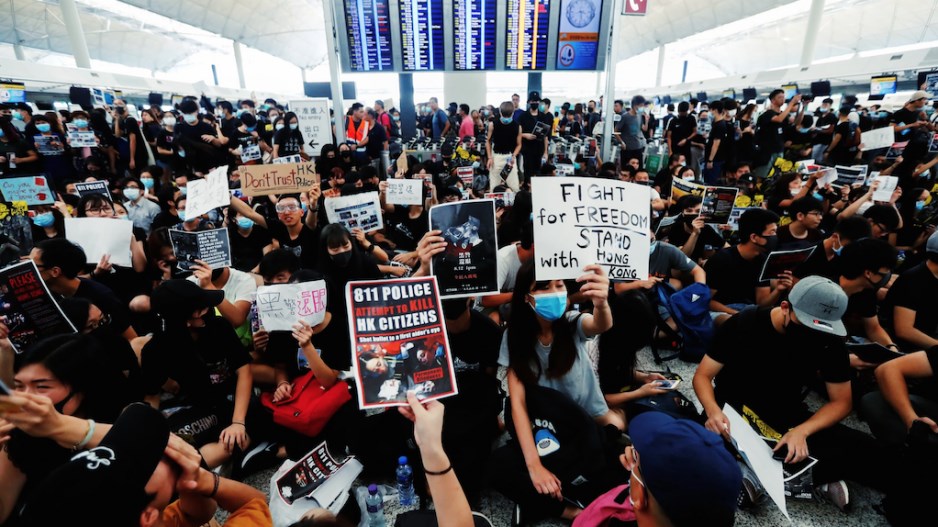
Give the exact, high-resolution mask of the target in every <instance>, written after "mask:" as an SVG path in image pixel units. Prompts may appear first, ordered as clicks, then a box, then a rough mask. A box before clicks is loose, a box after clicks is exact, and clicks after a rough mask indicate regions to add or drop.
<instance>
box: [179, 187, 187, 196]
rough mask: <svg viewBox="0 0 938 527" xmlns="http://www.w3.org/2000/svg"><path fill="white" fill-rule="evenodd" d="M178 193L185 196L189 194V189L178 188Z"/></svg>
mask: <svg viewBox="0 0 938 527" xmlns="http://www.w3.org/2000/svg"><path fill="white" fill-rule="evenodd" d="M179 192H181V193H182V195H183V196H185V195H186V194H187V193H188V192H189V188H188V187H179Z"/></svg>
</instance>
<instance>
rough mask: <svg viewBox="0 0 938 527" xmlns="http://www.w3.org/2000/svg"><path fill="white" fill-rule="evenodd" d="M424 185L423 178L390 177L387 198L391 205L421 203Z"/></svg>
mask: <svg viewBox="0 0 938 527" xmlns="http://www.w3.org/2000/svg"><path fill="white" fill-rule="evenodd" d="M423 185H424V183H423V180H422V179H398V178H393V179H389V180H388V190H387V194H386V195H385V199H386V200H387V202H388V203H390V204H391V205H421V204H423Z"/></svg>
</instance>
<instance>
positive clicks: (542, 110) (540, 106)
mask: <svg viewBox="0 0 938 527" xmlns="http://www.w3.org/2000/svg"><path fill="white" fill-rule="evenodd" d="M537 111H539V112H546V111H547V106H545V105H543V104H538V105H537Z"/></svg>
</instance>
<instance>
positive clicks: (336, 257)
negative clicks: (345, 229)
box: [332, 250, 352, 267]
mask: <svg viewBox="0 0 938 527" xmlns="http://www.w3.org/2000/svg"><path fill="white" fill-rule="evenodd" d="M351 260H352V251H350V250H349V251H343V252H340V253H336V254H333V255H332V261H333V262H335V264H336V265H337V266H339V267H345V266H346V265H348V263H349V262H350V261H351Z"/></svg>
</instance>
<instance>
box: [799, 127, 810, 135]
mask: <svg viewBox="0 0 938 527" xmlns="http://www.w3.org/2000/svg"><path fill="white" fill-rule="evenodd" d="M798 131H799V132H800V133H802V134H806V133H808V132H810V131H811V129H810V128H799V129H798Z"/></svg>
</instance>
